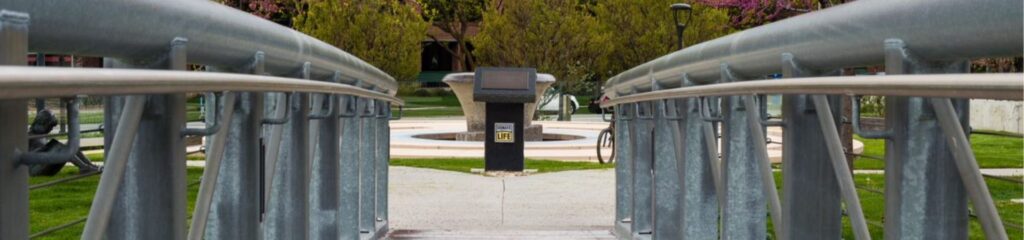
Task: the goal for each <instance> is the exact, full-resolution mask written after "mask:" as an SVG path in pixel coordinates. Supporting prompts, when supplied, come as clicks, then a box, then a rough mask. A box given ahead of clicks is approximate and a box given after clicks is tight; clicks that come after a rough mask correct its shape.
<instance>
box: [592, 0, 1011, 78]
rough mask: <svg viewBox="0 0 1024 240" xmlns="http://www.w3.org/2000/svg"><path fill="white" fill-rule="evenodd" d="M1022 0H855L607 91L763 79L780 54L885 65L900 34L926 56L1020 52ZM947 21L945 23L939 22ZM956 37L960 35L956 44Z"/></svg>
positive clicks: (689, 53) (705, 50)
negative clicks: (729, 76)
mask: <svg viewBox="0 0 1024 240" xmlns="http://www.w3.org/2000/svg"><path fill="white" fill-rule="evenodd" d="M1022 9H1024V3H1022V2H1021V1H1003V0H981V1H956V0H946V1H932V0H907V1H885V0H867V1H855V2H850V3H846V4H842V5H839V6H835V7H832V8H828V9H824V10H821V11H816V12H811V13H807V14H803V15H800V16H796V17H792V18H789V19H786V20H782V21H779V22H776V23H772V24H767V25H764V26H760V27H755V28H751V29H749V30H745V31H742V32H737V33H733V34H730V35H728V36H725V37H722V38H718V39H715V40H711V41H707V42H703V43H700V44H696V45H693V46H690V47H688V48H686V49H683V50H679V51H676V52H674V53H671V54H668V55H665V56H662V57H659V58H657V59H655V60H652V61H650V62H647V63H644V64H641V65H639V66H636V67H634V68H632V69H630V70H627V71H625V72H622V73H620V74H618V75H616V76H614V77H612V78H611V79H609V80H608V81H607V82H606V84H605V89H606V90H605V93H606V95H609V96H612V97H614V96H619V95H630V94H635V93H640V92H648V91H651V89H652V84H653V83H657V84H658V85H659V89H666V88H676V87H680V85H682V81H681V78H683V76H684V74H685V76H686V77H687V78H689V80H690V81H692V82H693V83H697V84H707V83H712V82H721V81H723V77H722V66H723V65H725V66H728V68H729V70H730V71H732V72H734V73H735V74H737V75H739V76H743V77H749V78H753V79H761V78H763V76H767V75H768V74H774V73H779V72H781V66H780V63H781V62H780V61H779V57H780V56H781V55H782V54H784V53H790V54H792V55H793V56H797V59H799V62H800V63H801V64H802V65H804V67H806V68H808V69H816V70H832V69H838V68H843V67H854V66H869V65H876V64H881V63H882V60H883V55H884V51H883V48H882V47H881V46H882V45H881V44H882V42H883V41H885V40H886V39H892V38H898V39H902V40H903V41H905V42H907V43H909V44H908V46H907V48H908V49H909V50H910V51H911V52H913V53H914V54H915V56H916V57H919V58H920V59H928V60H935V61H939V60H951V59H969V58H978V57H997V56H1015V55H1020V53H1021V52H1022V51H1024V46H1021V44H1020V43H1021V42H1022V41H1024V33H1022V32H1021V31H1020V29H1022V28H1024V23H1022V22H1021V21H1010V20H1008V19H1020V16H1021V15H1022V14H1024V10H1022ZM940 19H941V21H939V20H940ZM950 39H956V41H952V40H950Z"/></svg>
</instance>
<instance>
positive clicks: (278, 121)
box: [263, 93, 292, 125]
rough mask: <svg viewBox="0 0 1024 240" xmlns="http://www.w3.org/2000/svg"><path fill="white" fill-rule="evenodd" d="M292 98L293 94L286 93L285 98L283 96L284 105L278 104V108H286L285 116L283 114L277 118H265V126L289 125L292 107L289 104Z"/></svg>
mask: <svg viewBox="0 0 1024 240" xmlns="http://www.w3.org/2000/svg"><path fill="white" fill-rule="evenodd" d="M291 96H292V93H284V96H281V97H283V98H284V101H283V104H278V106H277V107H279V108H280V107H283V108H284V114H281V116H277V117H276V118H268V117H263V124H267V125H277V124H285V123H288V119H290V118H289V117H288V113H289V112H290V111H291V106H290V104H289V103H288V102H289V98H291Z"/></svg>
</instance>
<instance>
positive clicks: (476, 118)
mask: <svg viewBox="0 0 1024 240" xmlns="http://www.w3.org/2000/svg"><path fill="white" fill-rule="evenodd" d="M473 80H474V75H473V73H472V72H465V73H452V74H448V75H445V76H444V79H442V80H441V81H443V82H444V83H447V84H448V86H449V87H451V89H452V92H455V96H456V97H458V98H459V104H460V105H462V113H463V114H464V115H465V116H466V129H467V130H468V131H466V132H461V133H456V134H455V140H456V141H483V140H484V128H485V127H486V125H485V124H484V120H485V119H484V113H486V112H487V111H486V110H487V107H486V106H485V104H484V103H483V102H475V101H473ZM554 83H555V76H552V75H551V74H544V73H538V74H537V85H536V90H537V100H536V101H534V102H533V103H527V104H526V106H524V107H523V113H524V114H523V115H524V116H525V118H526V119H523V122H524V123H525V124H524V125H525V126H524V127H523V133H524V135H525V137H524V139H525V140H526V141H542V140H543V138H544V134H543V128H542V126H541V125H532V123H533V113H534V110H535V109H537V103H539V102H541V98H543V96H544V91H547V89H548V88H549V87H551V84H554Z"/></svg>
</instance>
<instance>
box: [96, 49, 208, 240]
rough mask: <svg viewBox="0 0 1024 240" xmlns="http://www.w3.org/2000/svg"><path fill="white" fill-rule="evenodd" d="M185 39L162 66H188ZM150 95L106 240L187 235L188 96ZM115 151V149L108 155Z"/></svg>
mask: <svg viewBox="0 0 1024 240" xmlns="http://www.w3.org/2000/svg"><path fill="white" fill-rule="evenodd" d="M186 43H187V40H186V39H183V38H176V39H174V40H173V41H171V44H170V51H169V52H168V53H167V55H166V57H165V59H164V60H161V61H163V62H162V63H163V64H166V65H164V66H162V67H164V68H168V69H171V70H186V67H187V66H186V62H187V61H186V49H185V48H186V46H185V44H186ZM110 63H111V66H110V67H128V68H137V67H142V66H144V65H141V64H138V63H127V62H118V61H111V62H110ZM146 98H147V99H148V100H147V103H146V105H145V109H144V110H143V111H142V113H141V119H140V120H139V122H138V128H137V133H135V137H134V139H135V140H134V141H133V142H132V143H130V144H131V145H132V146H133V147H131V152H130V154H129V155H128V158H127V159H126V162H125V164H126V165H125V169H124V172H123V178H122V179H121V183H120V185H121V186H120V187H119V188H117V191H116V195H115V199H114V203H113V204H114V206H120V207H117V208H115V209H113V211H112V213H111V215H110V220H109V224H108V225H107V229H106V235H105V236H101V237H102V238H106V239H184V238H186V235H187V228H186V226H185V222H186V220H187V219H186V214H187V207H188V200H187V199H186V198H187V194H186V191H185V190H186V184H187V183H186V181H187V179H186V166H185V139H184V137H183V135H182V130H183V129H184V127H185V123H186V116H185V94H183V93H173V94H156V95H147V96H146ZM115 107H116V105H115ZM114 114H128V113H127V112H121V113H114ZM116 124H117V125H122V124H130V123H126V122H118V123H116ZM118 127H119V126H118ZM106 129H114V128H106ZM115 134H118V133H117V132H115ZM124 134H129V133H124ZM111 144H118V143H117V142H111ZM112 147H116V146H112ZM110 155H112V153H108V156H110ZM110 157H117V156H110ZM115 161H116V160H115ZM104 175H106V174H104ZM99 194H100V193H99V192H97V195H99ZM94 201H95V200H94ZM91 220H92V219H90V221H91Z"/></svg>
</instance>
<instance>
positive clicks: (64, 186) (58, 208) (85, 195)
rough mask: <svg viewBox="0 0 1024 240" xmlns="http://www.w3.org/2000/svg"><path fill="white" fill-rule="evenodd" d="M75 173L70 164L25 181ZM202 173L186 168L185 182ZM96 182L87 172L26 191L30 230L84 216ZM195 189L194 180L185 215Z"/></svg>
mask: <svg viewBox="0 0 1024 240" xmlns="http://www.w3.org/2000/svg"><path fill="white" fill-rule="evenodd" d="M77 174H78V170H77V169H75V168H73V167H66V168H64V170H63V171H61V172H60V173H59V174H57V175H56V176H53V177H32V178H31V179H30V181H29V182H30V184H39V183H44V182H48V181H53V180H56V179H60V178H66V177H70V176H74V175H77ZM202 174H203V169H202V168H189V169H188V182H189V183H195V182H197V181H199V177H200V176H202ZM98 183H99V176H91V177H87V178H85V179H79V180H76V181H73V182H66V183H61V184H57V185H54V186H51V187H48V188H42V189H36V190H32V191H31V192H30V193H29V198H30V201H29V205H30V209H31V213H30V219H31V220H30V226H31V230H30V231H31V232H32V233H37V232H39V231H43V230H45V229H48V228H51V227H55V226H58V225H61V224H64V223H68V222H71V221H75V220H78V219H81V218H83V217H85V216H88V215H89V207H90V206H91V205H92V198H93V195H95V193H96V186H97V184H98ZM198 190H199V185H198V184H190V185H189V188H188V192H189V195H188V202H189V206H188V214H189V216H191V215H192V208H193V206H192V205H193V204H194V202H195V198H196V192H197V191H198ZM84 227H85V223H79V224H76V225H74V226H72V227H70V228H67V229H64V230H60V231H57V232H54V233H52V234H50V235H47V236H45V237H40V238H35V239H77V238H79V236H80V235H82V228H84Z"/></svg>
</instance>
